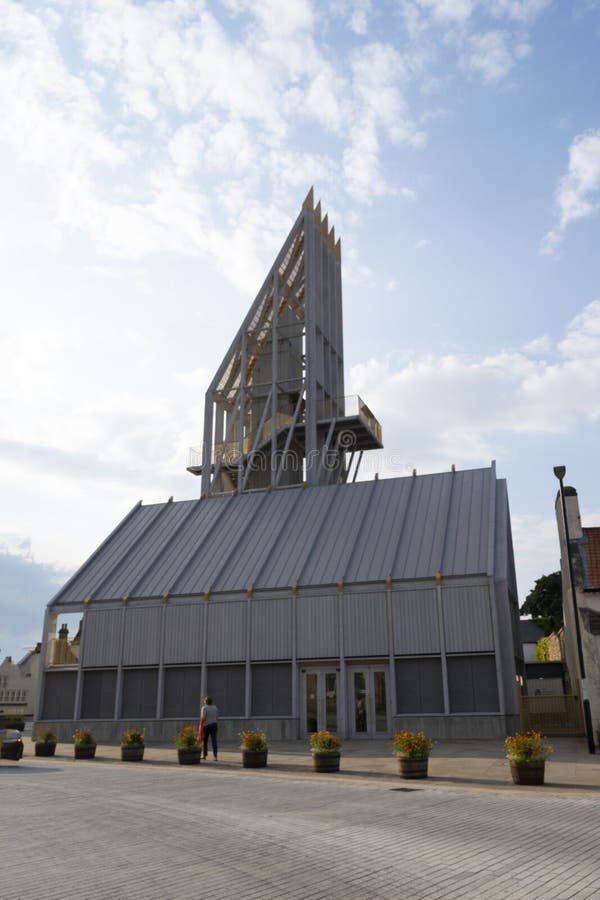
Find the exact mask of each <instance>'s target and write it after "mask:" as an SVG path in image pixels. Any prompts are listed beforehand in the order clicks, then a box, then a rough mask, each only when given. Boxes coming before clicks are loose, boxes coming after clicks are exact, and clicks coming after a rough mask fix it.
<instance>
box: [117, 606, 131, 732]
mask: <svg viewBox="0 0 600 900" xmlns="http://www.w3.org/2000/svg"><path fill="white" fill-rule="evenodd" d="M127 603H128V600H127V597H123V609H122V610H121V629H120V633H119V657H118V662H117V687H116V690H115V709H114V715H113V718H114V719H118V718H119V717H120V715H121V700H122V698H123V648H124V647H125V616H126V615H127Z"/></svg>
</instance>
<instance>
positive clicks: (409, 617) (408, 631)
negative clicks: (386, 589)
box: [392, 588, 440, 655]
mask: <svg viewBox="0 0 600 900" xmlns="http://www.w3.org/2000/svg"><path fill="white" fill-rule="evenodd" d="M392 618H393V625H394V653H396V654H398V655H402V654H404V653H439V652H440V632H439V623H438V610H437V596H436V591H435V589H434V588H424V589H422V590H415V591H392Z"/></svg>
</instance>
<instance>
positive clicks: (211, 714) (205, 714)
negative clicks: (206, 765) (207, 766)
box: [200, 697, 219, 759]
mask: <svg viewBox="0 0 600 900" xmlns="http://www.w3.org/2000/svg"><path fill="white" fill-rule="evenodd" d="M218 719H219V710H218V709H217V707H216V706H215V705H214V704H213V702H212V697H205V698H204V706H203V707H202V709H201V710H200V722H201V723H202V732H203V737H202V740H203V744H204V750H203V754H202V756H203V759H206V757H207V756H208V738H209V736H210V739H211V743H212V751H213V756H214V758H215V759H216V758H217V731H218V729H219V726H218Z"/></svg>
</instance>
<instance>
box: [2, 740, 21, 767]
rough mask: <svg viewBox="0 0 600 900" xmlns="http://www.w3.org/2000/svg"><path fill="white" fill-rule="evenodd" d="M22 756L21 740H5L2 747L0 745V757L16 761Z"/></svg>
mask: <svg viewBox="0 0 600 900" xmlns="http://www.w3.org/2000/svg"><path fill="white" fill-rule="evenodd" d="M22 756H23V742H22V741H6V742H5V743H3V744H2V747H0V759H12V760H13V762H18V761H19V760H20V759H21V757H22Z"/></svg>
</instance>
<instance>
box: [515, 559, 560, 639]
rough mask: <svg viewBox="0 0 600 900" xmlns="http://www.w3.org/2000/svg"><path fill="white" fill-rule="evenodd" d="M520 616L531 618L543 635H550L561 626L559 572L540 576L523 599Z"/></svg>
mask: <svg viewBox="0 0 600 900" xmlns="http://www.w3.org/2000/svg"><path fill="white" fill-rule="evenodd" d="M521 614H522V615H529V616H531V617H532V619H533V621H534V622H535V624H536V625H539V626H540V628H541V629H542V630H543V632H544V634H545V635H548V634H552V632H553V631H558V629H559V628H560V627H561V625H562V624H563V606H562V578H561V574H560V572H553V573H552V574H551V575H542V577H541V578H538V580H537V581H536V583H535V586H534V588H533V590H531V591H530V592H529V593H528V594H527V597H526V598H525V603H524V604H523V606H522V607H521Z"/></svg>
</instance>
